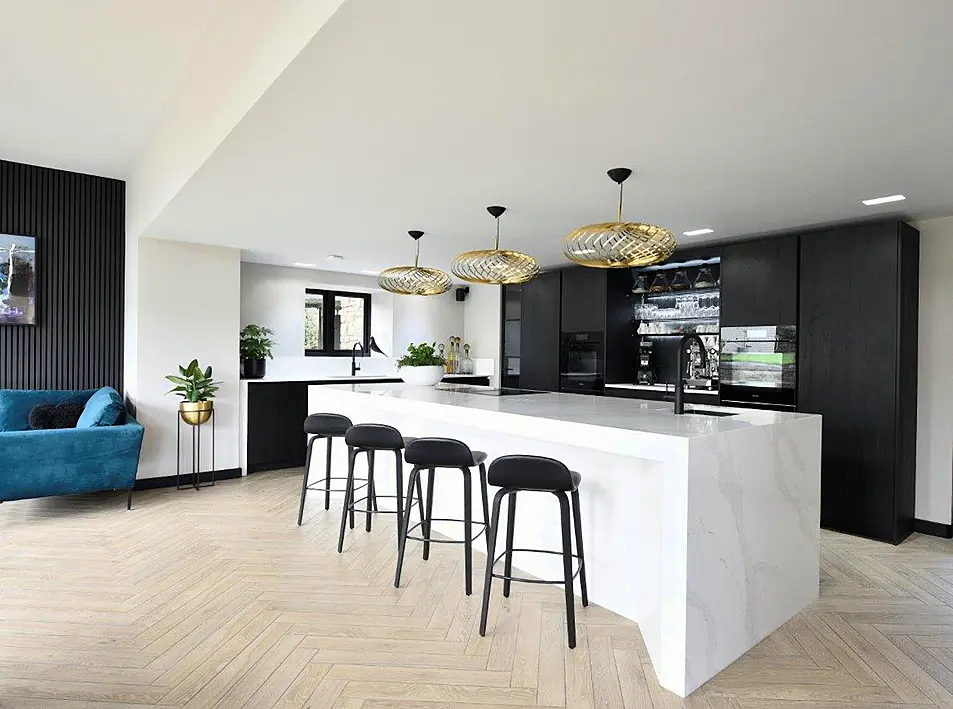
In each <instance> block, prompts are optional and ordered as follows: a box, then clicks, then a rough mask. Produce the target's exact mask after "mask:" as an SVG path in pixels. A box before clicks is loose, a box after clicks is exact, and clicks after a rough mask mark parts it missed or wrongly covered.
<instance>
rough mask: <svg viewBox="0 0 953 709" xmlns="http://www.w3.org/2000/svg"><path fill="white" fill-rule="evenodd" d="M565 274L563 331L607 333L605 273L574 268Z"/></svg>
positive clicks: (563, 281)
mask: <svg viewBox="0 0 953 709" xmlns="http://www.w3.org/2000/svg"><path fill="white" fill-rule="evenodd" d="M561 273H562V331H563V332H605V329H606V271H605V269H601V268H586V267H584V266H572V267H570V268H564V269H563V270H562V271H561ZM524 319H525V318H524Z"/></svg>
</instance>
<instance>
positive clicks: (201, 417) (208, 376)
mask: <svg viewBox="0 0 953 709" xmlns="http://www.w3.org/2000/svg"><path fill="white" fill-rule="evenodd" d="M165 378H166V379H168V380H169V381H170V382H172V383H173V384H174V385H175V386H173V387H172V388H171V389H170V390H169V391H168V392H167V393H168V394H178V395H179V396H181V397H182V401H181V402H179V416H181V417H182V420H183V421H185V422H186V423H187V424H189V425H191V426H200V425H202V424H203V423H205V422H206V421H208V420H209V418H210V417H211V415H212V399H214V398H215V392H217V391H218V385H219V384H221V382H216V381H214V380H213V379H212V368H211V367H206V368H205V370H204V371H203V370H202V367H201V366H200V365H199V361H198V360H197V359H193V360H192V361H191V362H189V364H188V366H186V367H183V366H181V365H180V366H179V373H178V374H167V375H166V377H165Z"/></svg>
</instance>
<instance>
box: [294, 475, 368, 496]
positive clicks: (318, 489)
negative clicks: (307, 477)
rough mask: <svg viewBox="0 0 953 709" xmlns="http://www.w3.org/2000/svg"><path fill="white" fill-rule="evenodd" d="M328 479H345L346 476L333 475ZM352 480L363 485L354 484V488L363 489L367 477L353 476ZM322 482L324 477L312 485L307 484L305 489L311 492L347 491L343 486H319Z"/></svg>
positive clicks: (365, 485)
mask: <svg viewBox="0 0 953 709" xmlns="http://www.w3.org/2000/svg"><path fill="white" fill-rule="evenodd" d="M328 479H329V480H347V478H346V477H335V476H333V475H332V476H331V477H330V478H328ZM354 482H359V483H364V484H363V485H357V486H355V488H354V489H355V490H363V489H364V488H365V487H367V478H354ZM323 483H324V479H322V480H321V482H317V483H314V484H313V485H308V487H307V489H308V490H311V491H313V492H347V490H345V489H343V488H334V487H332V488H327V487H319V486H320V485H322V484H323Z"/></svg>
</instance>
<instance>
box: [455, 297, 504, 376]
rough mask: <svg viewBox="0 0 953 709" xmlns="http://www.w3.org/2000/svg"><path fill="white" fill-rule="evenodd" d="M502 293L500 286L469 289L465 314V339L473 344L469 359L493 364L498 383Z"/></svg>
mask: <svg viewBox="0 0 953 709" xmlns="http://www.w3.org/2000/svg"><path fill="white" fill-rule="evenodd" d="M502 297H503V289H502V288H500V287H499V286H470V293H469V295H467V301H466V307H465V308H464V311H463V339H464V340H465V341H466V342H469V343H470V346H471V350H470V356H471V357H473V358H477V357H480V358H483V357H487V358H489V359H492V360H493V371H494V372H495V373H496V374H495V376H496V378H497V381H496V382H494V383H495V384H498V383H499V380H498V377H499V372H500V327H501V324H502V323H501V321H500V320H501V311H500V308H501V306H502V300H501V299H502Z"/></svg>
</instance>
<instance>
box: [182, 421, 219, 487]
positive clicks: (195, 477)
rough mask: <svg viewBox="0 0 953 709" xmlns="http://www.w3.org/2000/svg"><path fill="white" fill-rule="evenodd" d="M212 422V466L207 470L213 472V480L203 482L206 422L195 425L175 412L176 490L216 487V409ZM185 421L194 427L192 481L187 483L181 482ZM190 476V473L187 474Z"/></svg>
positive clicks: (190, 426) (187, 424)
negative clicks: (203, 428)
mask: <svg viewBox="0 0 953 709" xmlns="http://www.w3.org/2000/svg"><path fill="white" fill-rule="evenodd" d="M210 418H211V422H212V468H211V470H208V471H206V472H211V474H212V480H211V482H205V483H203V482H202V480H201V475H202V426H204V425H205V424H198V425H197V426H193V425H192V424H190V423H185V422H184V421H183V420H182V417H181V416H180V415H179V412H178V411H176V412H175V420H176V424H175V489H176V490H185V489H186V488H190V487H191V488H193V489H195V490H198V489H199V488H203V487H215V409H214V408H213V409H212V411H211V417H210ZM183 423H185V425H186V426H188V427H189V428H191V429H192V482H191V483H186V484H185V485H182V484H181V477H182V451H181V450H180V445H179V444H180V441H181V438H182V425H183ZM185 475H186V478H188V473H186V474H185Z"/></svg>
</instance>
